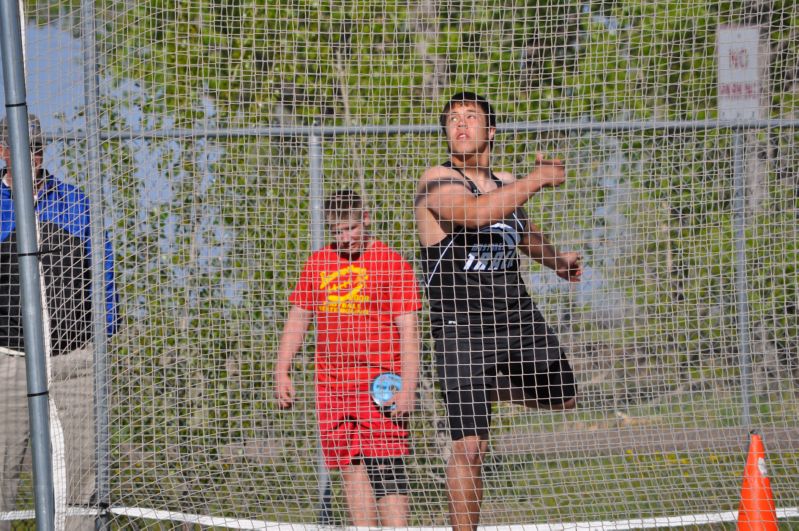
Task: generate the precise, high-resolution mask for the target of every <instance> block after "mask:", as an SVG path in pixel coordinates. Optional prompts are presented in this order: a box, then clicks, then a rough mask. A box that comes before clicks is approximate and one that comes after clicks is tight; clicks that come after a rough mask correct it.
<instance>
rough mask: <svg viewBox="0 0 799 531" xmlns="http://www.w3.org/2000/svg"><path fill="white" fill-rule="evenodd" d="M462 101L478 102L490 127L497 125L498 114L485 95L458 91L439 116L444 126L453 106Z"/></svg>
mask: <svg viewBox="0 0 799 531" xmlns="http://www.w3.org/2000/svg"><path fill="white" fill-rule="evenodd" d="M460 103H475V104H477V105H478V106H479V107H480V109H482V110H483V113H484V114H485V115H486V117H487V118H488V126H489V127H496V126H497V115H496V113H495V112H494V108H493V107H491V104H490V103H488V100H487V99H485V98H484V97H483V96H480V95H479V94H475V93H474V92H458V93H456V94H453V95H452V97H451V98H450V99H449V101H448V102H447V104H446V105H444V109H443V110H442V111H441V114H440V115H439V117H438V122H439V123H440V124H441V127H442V128H446V127H447V115H448V114H449V112H450V111H451V110H452V107H454V106H455V105H456V104H460Z"/></svg>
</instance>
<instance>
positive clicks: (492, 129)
mask: <svg viewBox="0 0 799 531" xmlns="http://www.w3.org/2000/svg"><path fill="white" fill-rule="evenodd" d="M496 134H497V128H496V127H489V128H488V141H489V142H493V141H494V135H496Z"/></svg>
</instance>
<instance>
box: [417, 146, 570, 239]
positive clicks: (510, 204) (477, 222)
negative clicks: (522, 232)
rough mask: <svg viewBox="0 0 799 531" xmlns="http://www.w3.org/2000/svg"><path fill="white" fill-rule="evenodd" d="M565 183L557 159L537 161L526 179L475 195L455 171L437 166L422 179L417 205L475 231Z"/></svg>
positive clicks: (561, 165) (559, 162)
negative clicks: (545, 191) (538, 193)
mask: <svg viewBox="0 0 799 531" xmlns="http://www.w3.org/2000/svg"><path fill="white" fill-rule="evenodd" d="M564 180H565V169H564V166H563V163H562V162H561V161H560V160H552V161H540V162H538V163H537V164H536V167H535V169H534V170H533V171H531V172H530V173H529V174H527V175H526V176H525V177H523V178H521V179H519V180H516V181H514V182H512V183H509V184H506V185H504V186H501V187H499V188H497V189H496V190H493V191H491V192H489V193H486V194H481V195H479V196H475V195H474V194H472V193H471V191H470V190H469V189H468V188H467V187H466V181H465V180H464V179H463V177H461V175H460V174H459V173H458V172H457V171H455V170H452V169H450V168H445V167H443V166H436V167H434V168H430V169H429V170H427V171H426V172H425V173H424V175H423V176H422V180H421V183H420V184H419V189H418V190H417V195H416V204H417V206H418V205H422V206H424V207H425V208H427V209H428V210H430V211H431V212H432V213H433V214H434V215H435V216H436V217H437V218H438V219H439V220H440V221H446V222H450V223H454V224H456V225H460V226H464V227H470V228H476V227H482V226H485V225H488V224H491V223H494V222H497V221H500V220H502V219H504V218H505V217H506V216H508V215H510V214H511V213H512V212H514V211H515V210H516V209H517V208H518V207H520V206H522V205H523V204H525V203H526V202H527V200H528V199H530V197H532V196H533V195H534V194H535V193H536V192H538V191H539V190H540V189H541V188H544V187H546V186H559V185H561V184H562V183H563V182H564Z"/></svg>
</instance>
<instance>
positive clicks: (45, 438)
mask: <svg viewBox="0 0 799 531" xmlns="http://www.w3.org/2000/svg"><path fill="white" fill-rule="evenodd" d="M0 48H1V49H2V57H3V83H4V88H5V94H6V104H5V106H6V117H7V119H8V126H9V137H10V144H11V145H10V146H9V147H10V148H11V165H12V166H13V167H14V173H15V174H16V175H17V179H15V180H14V191H13V196H14V216H15V220H16V231H17V253H18V259H19V274H20V291H21V295H22V327H23V332H24V338H25V369H26V371H25V374H26V380H27V386H28V418H29V422H30V438H31V448H32V457H33V490H34V493H33V494H34V504H35V513H36V529H37V530H38V531H49V530H52V529H53V528H54V527H55V488H54V484H53V460H52V455H51V453H50V404H49V390H48V388H47V357H46V356H47V351H46V349H45V343H44V335H45V334H44V319H43V315H44V313H43V303H42V289H41V275H40V272H39V244H38V238H37V235H36V212H35V210H34V205H33V179H25V178H22V177H23V176H26V175H27V176H32V175H33V171H32V164H31V146H30V138H29V133H28V131H29V129H28V104H27V93H26V90H25V64H24V57H23V48H22V22H21V21H20V9H19V4H18V3H17V2H16V1H11V2H0ZM2 429H4V430H8V429H12V430H13V429H17V427H14V426H3V427H2Z"/></svg>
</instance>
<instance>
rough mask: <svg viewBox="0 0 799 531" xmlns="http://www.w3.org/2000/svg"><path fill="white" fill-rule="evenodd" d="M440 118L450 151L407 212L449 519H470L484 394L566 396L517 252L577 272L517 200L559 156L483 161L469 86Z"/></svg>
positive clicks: (562, 402)
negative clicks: (446, 446)
mask: <svg viewBox="0 0 799 531" xmlns="http://www.w3.org/2000/svg"><path fill="white" fill-rule="evenodd" d="M439 119H440V124H441V126H442V129H443V131H444V134H445V135H446V138H447V147H448V149H449V153H450V162H448V163H446V164H444V165H436V166H433V167H430V168H428V169H427V170H426V171H425V172H424V174H423V175H422V177H421V179H420V182H419V186H418V188H417V193H416V198H415V202H414V204H415V211H414V214H415V217H416V227H417V231H418V234H419V241H420V242H421V244H422V249H421V250H422V256H423V265H422V267H423V269H424V272H425V277H426V278H425V289H426V291H427V296H428V298H429V302H430V317H431V324H432V335H433V338H434V340H435V356H436V364H435V365H436V371H437V374H438V378H439V383H440V384H441V390H442V395H443V398H444V403H445V405H446V409H447V419H448V421H449V430H450V436H451V438H452V454H451V457H450V459H449V461H448V462H447V490H448V495H449V502H450V523H451V525H452V528H453V529H454V530H456V531H471V530H473V529H476V528H477V526H478V524H479V520H480V504H481V501H482V475H481V468H482V465H481V463H482V462H483V460H484V456H485V453H486V452H487V451H488V441H487V439H488V433H489V427H490V425H491V413H492V404H493V403H494V402H495V401H497V400H498V399H507V398H510V399H512V400H514V401H518V402H520V403H523V404H524V405H527V406H530V407H539V406H542V407H549V408H555V409H568V408H572V407H574V406H575V404H576V401H575V399H574V397H575V394H576V384H575V382H574V375H573V373H572V370H571V367H570V366H569V362H568V360H567V359H566V356H565V353H564V352H563V351H562V349H561V348H560V344H559V343H558V339H557V337H556V336H555V334H554V333H553V332H552V330H550V329H549V327H547V325H546V323H545V322H544V319H543V317H542V316H541V314H540V313H539V312H538V310H537V309H536V308H535V306H534V304H533V301H532V299H531V298H530V296H529V295H528V294H527V291H526V289H525V285H524V282H523V281H522V276H521V275H522V273H521V271H520V258H519V253H520V252H523V253H524V254H526V255H527V256H529V257H531V258H532V259H533V260H536V261H537V262H539V263H541V264H542V265H544V266H545V267H548V268H550V269H552V270H554V271H555V273H556V274H557V275H558V276H559V277H560V278H563V279H564V280H568V281H572V282H576V281H578V280H579V277H580V275H581V273H582V269H581V266H580V256H579V254H578V253H576V252H559V251H558V250H557V249H556V248H555V247H554V246H553V245H551V244H550V243H549V242H548V241H547V239H546V237H545V236H544V235H543V233H541V231H540V230H539V229H538V228H537V227H535V225H533V224H532V223H530V222H528V221H527V218H526V214H525V211H524V205H525V203H526V202H527V201H528V200H529V199H530V198H531V197H532V196H533V195H535V194H536V193H538V192H539V191H540V190H541V189H542V188H544V187H549V186H560V185H561V184H563V183H564V181H565V166H564V164H563V162H562V161H560V160H558V159H553V160H545V159H544V157H543V156H541V155H537V156H536V163H535V167H534V168H533V169H532V170H531V171H530V172H529V173H527V174H526V175H524V176H522V177H521V178H519V179H516V178H515V177H514V176H513V175H511V174H504V173H499V174H498V175H496V174H494V173H493V172H491V171H490V170H489V168H490V167H491V160H490V159H491V147H492V145H493V142H494V137H495V134H496V118H495V115H494V112H493V109H492V108H491V105H490V104H489V103H488V102H487V101H486V99H485V98H483V97H481V96H478V95H476V94H473V93H470V92H463V93H458V94H456V95H454V96H452V98H451V99H450V100H449V102H448V103H447V104H446V105H445V106H444V109H443V111H442V112H441V115H440V117H439ZM489 189H490V191H486V192H484V193H481V190H489Z"/></svg>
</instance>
